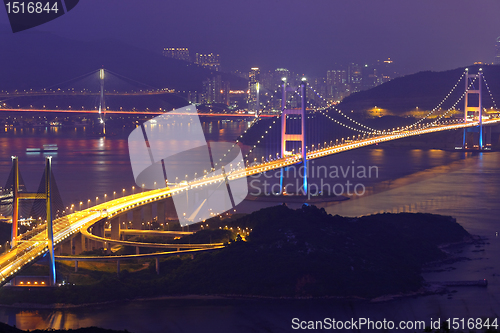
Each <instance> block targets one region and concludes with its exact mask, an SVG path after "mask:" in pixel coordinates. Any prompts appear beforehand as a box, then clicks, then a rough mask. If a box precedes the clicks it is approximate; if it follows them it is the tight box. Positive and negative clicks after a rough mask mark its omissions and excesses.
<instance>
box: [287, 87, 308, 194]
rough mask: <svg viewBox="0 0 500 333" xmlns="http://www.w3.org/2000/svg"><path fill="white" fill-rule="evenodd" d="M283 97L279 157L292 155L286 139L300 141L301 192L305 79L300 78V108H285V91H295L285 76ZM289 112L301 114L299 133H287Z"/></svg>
mask: <svg viewBox="0 0 500 333" xmlns="http://www.w3.org/2000/svg"><path fill="white" fill-rule="evenodd" d="M282 90H283V97H282V100H281V157H282V158H285V157H286V156H290V155H292V153H293V152H291V151H287V150H286V143H287V142H288V141H300V142H301V145H300V146H301V148H300V149H301V150H300V154H301V155H302V162H303V163H304V167H303V171H304V173H303V185H302V190H303V193H304V194H306V193H307V151H306V135H305V123H306V80H305V78H302V82H301V84H300V92H301V96H302V100H301V108H300V109H290V110H287V108H286V93H287V91H295V90H294V89H292V88H291V87H290V86H287V83H286V78H283V87H282ZM289 114H298V115H300V116H301V121H300V134H288V133H287V128H286V117H287V115H289ZM283 171H284V170H283V168H282V169H281V176H280V191H281V192H283Z"/></svg>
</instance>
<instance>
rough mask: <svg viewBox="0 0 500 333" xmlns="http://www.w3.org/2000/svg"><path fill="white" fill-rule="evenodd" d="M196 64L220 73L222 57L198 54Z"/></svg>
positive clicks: (211, 54) (212, 54)
mask: <svg viewBox="0 0 500 333" xmlns="http://www.w3.org/2000/svg"><path fill="white" fill-rule="evenodd" d="M194 62H195V63H197V64H198V65H200V66H203V67H207V68H210V69H211V70H213V71H217V72H218V71H220V56H219V55H218V54H214V53H209V54H201V53H196V57H195V61H194Z"/></svg>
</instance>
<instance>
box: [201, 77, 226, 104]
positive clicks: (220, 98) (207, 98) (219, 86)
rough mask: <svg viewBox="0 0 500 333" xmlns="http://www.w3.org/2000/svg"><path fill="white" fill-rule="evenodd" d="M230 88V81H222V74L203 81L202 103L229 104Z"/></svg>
mask: <svg viewBox="0 0 500 333" xmlns="http://www.w3.org/2000/svg"><path fill="white" fill-rule="evenodd" d="M229 88H230V87H229V82H226V81H222V76H220V75H217V76H214V77H213V78H211V79H207V80H205V81H203V98H202V100H201V103H205V104H212V103H220V104H226V105H229Z"/></svg>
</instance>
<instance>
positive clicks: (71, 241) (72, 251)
mask: <svg viewBox="0 0 500 333" xmlns="http://www.w3.org/2000/svg"><path fill="white" fill-rule="evenodd" d="M75 238H76V237H75V236H74V235H73V236H72V237H71V239H70V240H69V246H70V249H71V250H70V254H71V255H72V256H73V255H75V248H76V247H75Z"/></svg>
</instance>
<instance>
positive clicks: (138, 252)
mask: <svg viewBox="0 0 500 333" xmlns="http://www.w3.org/2000/svg"><path fill="white" fill-rule="evenodd" d="M140 253H141V251H140V250H139V247H138V246H136V247H135V254H140Z"/></svg>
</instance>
